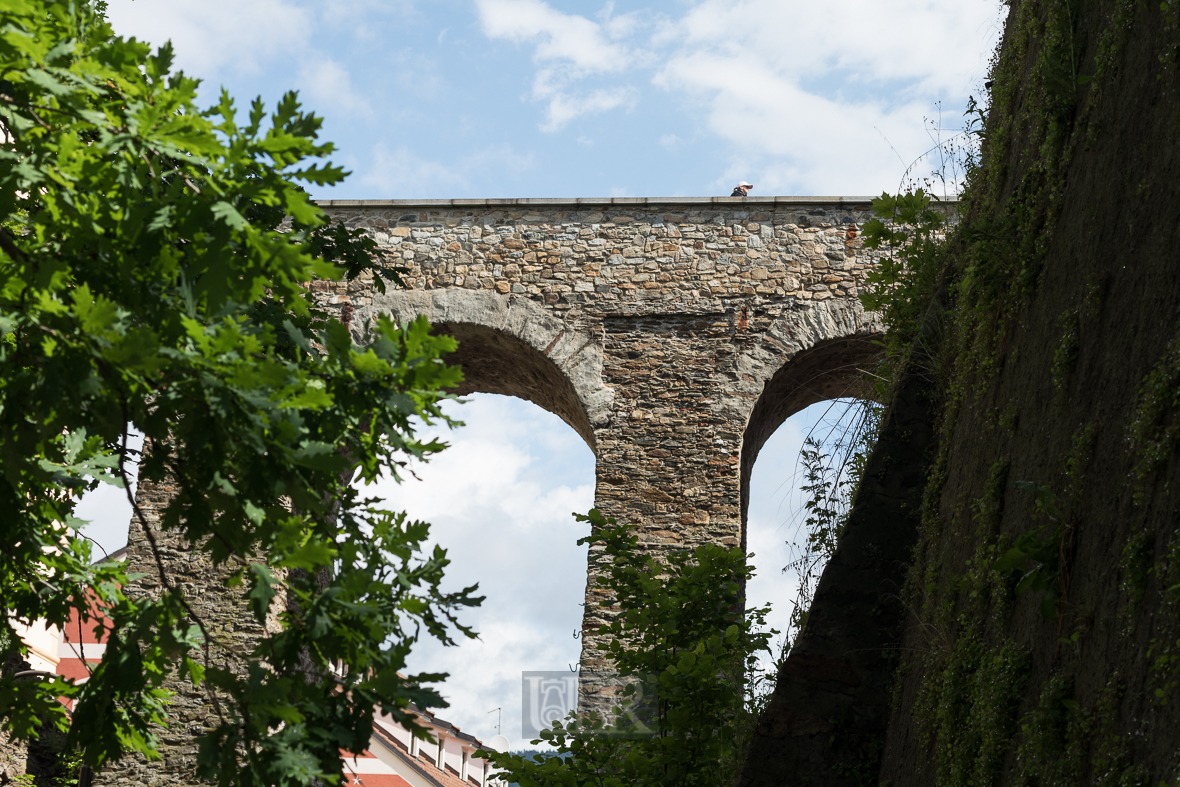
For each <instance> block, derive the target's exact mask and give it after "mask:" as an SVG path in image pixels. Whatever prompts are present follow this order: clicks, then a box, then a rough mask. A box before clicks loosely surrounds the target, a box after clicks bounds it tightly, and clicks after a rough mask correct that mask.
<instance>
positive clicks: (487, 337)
mask: <svg viewBox="0 0 1180 787" xmlns="http://www.w3.org/2000/svg"><path fill="white" fill-rule="evenodd" d="M434 331H435V333H440V334H447V335H449V336H454V337H455V339H457V340H458V342H459V349H457V350H456V351H455V352H454V353H452V354H451V355H449V356H447V358H446V359H445V360H446V362H447V363H449V364H452V365H456V366H460V367H462V369H463V384H462V385H461V386H460V387H459V388H458V389H456V391H455V393H458V394H461V395H465V394H470V393H491V394H501V395H503V396H515V397H517V398H519V399H525V400H527V401H530V402H532V403H533V404H535V405H537V406H539V407H541V408H542V409H544V410H547V411H549V412H551V413H553V414H555V415H557V416H558V417H559V418H561V420H563V421H565V422H566V423H567V424H569V425H570V426H572V427H573V428H574V431H575V432H577V433H578V434H579V435H581V436H582V439H583V440H585V441H586V444H587V445H589V446H590V449H591V450H592V451H593V450H594V449H595V445H594V430H593V428H592V427H591V426H590V419H589V417H587V415H586V408H585V407H583V406H582V403H581V402H580V401H579V400H578V394H577V391H575V390H574V386H573V383H572V382H570V379H569V378H568V377H567V376H566V375H565V374H563V373H562V371H561V369H559V368H558V367H557V365H556V364H555V363H554V362H553V361H552V360H551V359H550V358H549V357H548V356H546V355H545V354H544V353H543V352H540V351H538V350H536V349H534V348H533V347H531V346H530V345H528V344H526V343H525V342H524V341H522V340H521V339H518V338H516V337H515V336H511V335H509V334H507V333H504V332H502V331H497V330H493V329H491V328H488V327H485V326H482V325H475V324H472V323H439V324H436V325H435V326H434Z"/></svg>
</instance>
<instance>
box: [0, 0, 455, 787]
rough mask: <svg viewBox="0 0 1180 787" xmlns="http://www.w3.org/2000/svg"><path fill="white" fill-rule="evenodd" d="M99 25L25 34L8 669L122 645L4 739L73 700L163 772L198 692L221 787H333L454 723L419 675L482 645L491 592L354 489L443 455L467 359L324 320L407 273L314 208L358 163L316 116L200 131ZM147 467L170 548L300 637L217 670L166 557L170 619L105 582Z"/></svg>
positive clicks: (14, 72) (230, 117)
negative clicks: (434, 427) (347, 285)
mask: <svg viewBox="0 0 1180 787" xmlns="http://www.w3.org/2000/svg"><path fill="white" fill-rule="evenodd" d="M103 10H104V9H103V5H102V3H100V2H86V1H85V0H62V1H61V2H44V1H43V0H41V1H38V0H4V3H3V6H2V9H0V135H2V140H0V222H2V225H0V471H2V475H3V479H2V481H0V512H3V513H2V529H0V594H2V598H0V605H2V606H3V607H4V608H5V609H6V610H9V613H10V617H5V618H4V619H3V622H0V628H2V629H3V632H0V633H3V634H5V635H6V637H0V641H4V640H7V641H13V642H15V641H17V640H16V639H15V637H13V636H12V634H13V631H12V628H11V627H12V626H13V625H14V623H17V622H24V623H28V622H30V621H33V620H37V619H41V620H45V621H47V622H48V623H49V624H51V625H58V626H60V625H62V624H63V623H64V622H65V621H66V620H67V619H68V616H69V614H70V612H71V610H73V609H77V610H79V611H80V612H81V614H82V615H83V617H84V619H87V620H89V621H90V622H91V623H93V622H94V621H93V618H91V617H89V612H88V609H87V604H86V603H85V601H84V600H85V599H87V598H94V599H96V600H97V602H98V603H99V604H101V605H102V607H103V608H104V611H105V615H106V617H107V620H108V624H107V625H108V626H109V627H111V628H110V630H109V631H108V632H107V635H106V643H107V645H106V655H105V658H104V659H103V660H102V662H101V664H99V665H97V666H96V667H95V668H94V669H93V673H92V675H91V676H90V677H89V679H88V680H87V681H86V682H85V683H84V684H83V685H77V684H74V683H73V682H71V681H66V680H61V679H57V680H51V679H50V677H51V676H46V675H30V674H20V673H13V672H12V671H9V672H6V673H5V674H4V675H3V676H2V677H0V721H2V724H3V727H4V729H6V730H8V731H10V732H11V733H13V734H14V735H15V736H17V737H18V738H21V737H23V738H28V737H29V736H31V735H34V734H35V730H36V728H37V727H38V725H39V724H41V723H48V724H50V725H51V726H56V727H58V728H61V729H65V728H66V726H67V717H66V714H65V712H64V710H63V708H62V706H61V705H60V704H59V703H58V701H57V697H59V696H61V697H68V698H71V699H73V700H74V702H75V710H74V713H73V724H72V725H70V726H69V740H70V744H71V746H73V747H77V748H78V749H79V750H80V751H81V752H82V753H83V755H84V757H85V759H86V761H87V762H89V763H90V764H91V765H93V766H101V765H102V764H103V763H106V762H109V761H110V760H113V759H115V758H118V757H120V756H121V755H123V754H125V753H127V752H129V751H135V752H141V753H143V754H145V755H147V756H148V757H154V756H158V754H157V750H158V746H159V739H158V734H159V730H160V725H164V724H166V723H167V720H168V719H167V701H168V692H167V691H166V689H165V681H166V680H168V679H170V678H173V677H180V678H183V679H185V680H191V681H192V683H193V684H194V685H198V686H201V687H202V688H203V690H204V691H206V692H207V694H208V697H209V700H210V702H212V703H214V704H215V706H216V707H217V711H218V714H219V722H218V725H217V727H216V729H215V730H214V731H212V732H211V733H209V734H207V735H205V736H203V738H202V739H201V741H200V749H199V758H198V759H199V772H200V775H201V776H202V777H204V778H209V779H215V780H216V781H218V782H219V783H221V784H230V783H237V784H309V783H312V782H313V781H315V780H329V781H335V780H336V779H337V778H338V777H339V774H340V770H341V761H340V750H341V749H346V750H351V751H360V750H362V749H363V748H364V747H365V746H366V745H367V742H368V740H369V735H370V731H371V725H372V713H373V709H374V707H378V708H381V709H383V710H384V711H386V712H388V713H391V714H393V716H394V717H395V718H399V719H401V720H403V721H405V722H406V723H407V724H412V722H411V721H410V718H409V717H408V716H407V714H406V708H407V707H408V706H409V705H410V704H411V703H416V704H418V705H420V706H439V705H443V704H445V703H442V701H441V698H440V697H439V696H438V694H437V693H436V692H434V691H433V690H430V689H426V688H423V687H422V686H421V685H420V684H421V682H422V681H423V680H424V679H433V678H437V677H438V676H429V675H420V676H409V677H403V676H402V675H401V673H400V671H401V670H403V668H404V666H405V659H406V655H407V653H408V652H409V649H410V647H411V645H412V644H413V642H414V641H415V640H416V639H417V638H418V637H419V636H422V635H424V634H428V635H429V636H433V637H436V638H438V639H441V640H444V641H449V636H450V635H449V634H448V630H449V629H448V626H449V625H452V624H453V625H455V626H457V627H458V631H460V632H463V633H468V634H469V633H470V632H469V630H468V629H466V628H464V627H463V626H462V625H461V624H460V623H459V622H458V621H457V620H456V617H455V616H456V614H457V612H459V611H460V610H461V609H462V608H464V607H466V606H470V605H474V604H476V603H478V599H477V598H474V597H473V590H474V588H467V589H466V590H463V591H460V592H456V593H446V592H444V591H442V590H441V589H440V586H439V583H440V580H441V577H442V572H443V568H444V566H445V565H446V564H447V559H446V556H445V553H444V552H443V551H442V550H439V549H436V550H435V551H434V552H433V554H429V555H422V554H421V552H420V547H421V545H422V543H423V542H424V540H425V539H426V537H427V529H428V526H427V525H426V524H424V523H420V522H414V521H410V520H408V519H407V518H406V517H405V516H404V515H403V514H399V513H395V512H393V511H389V510H386V509H384V508H383V507H382V505H381V503H380V501H377V500H374V499H368V498H365V497H364V496H363V495H362V494H361V493H359V492H358V491H357V490H356V489H354V488H353V486H352V482H353V481H354V480H355V479H361V480H364V481H366V482H371V481H373V480H375V479H376V478H377V476H378V475H379V474H380V473H381V472H382V471H383V470H385V469H389V468H392V469H393V470H394V472H395V474H396V469H397V467H398V466H399V462H402V461H404V459H405V457H407V456H414V457H419V458H426V457H428V456H429V455H431V454H433V453H434V452H436V451H438V450H440V449H441V448H442V445H441V444H440V443H438V442H437V441H431V442H424V441H422V440H420V439H419V438H417V437H416V436H415V433H414V429H413V427H412V421H411V419H413V418H415V417H417V418H420V419H423V420H425V421H426V422H430V421H432V420H435V419H442V420H446V418H445V416H443V415H442V413H441V412H440V410H439V401H440V399H442V398H444V394H442V393H441V391H442V390H443V389H445V388H447V387H450V386H453V385H455V384H456V383H457V382H458V379H459V377H458V374H459V373H458V371H457V370H454V369H451V368H448V367H446V366H445V365H444V364H443V363H442V362H441V360H440V358H441V356H442V355H444V354H445V353H447V352H449V351H451V350H453V349H454V343H453V340H451V339H449V338H445V337H435V336H432V335H430V333H429V326H428V325H427V323H426V322H425V321H424V320H422V319H419V320H417V321H415V322H413V323H410V324H406V325H399V324H395V323H393V322H391V321H389V320H385V319H383V320H381V321H379V322H378V323H377V324H376V325H373V326H368V330H367V331H366V332H365V337H366V338H364V339H363V340H362V339H357V338H355V337H354V335H353V334H352V333H350V329H349V327H348V326H347V325H346V324H344V323H342V322H341V321H340V320H339V319H337V318H335V317H334V316H333V315H331V314H330V313H328V312H327V311H325V309H324V308H321V307H320V306H317V304H316V302H315V301H314V299H313V298H312V296H311V294H310V293H309V291H308V286H307V283H308V282H310V281H312V280H317V279H318V280H325V279H327V280H340V279H342V278H345V279H350V280H351V279H356V278H358V277H359V278H364V279H368V278H369V277H375V279H374V281H375V283H376V284H377V285H378V286H383V285H382V279H383V278H384V279H388V280H391V281H393V282H394V283H397V276H396V274H397V271H395V270H390V269H387V268H384V267H382V266H381V264H380V261H379V260H378V259H377V257H376V256H375V254H374V252H375V247H374V245H373V243H372V241H370V240H368V239H366V238H365V237H363V236H362V235H361V234H360V233H359V231H351V230H348V229H345V228H344V227H341V226H335V227H334V226H330V225H329V224H327V223H326V220H325V217H324V215H323V214H322V212H321V211H320V210H319V209H318V208H317V207H316V206H315V205H314V204H313V203H312V202H311V201H310V200H309V199H308V196H307V194H306V192H305V191H304V190H303V188H302V187H301V186H300V185H299V184H300V183H303V184H313V185H317V186H327V185H331V184H333V183H337V182H339V181H340V180H341V179H342V178H343V177H344V175H345V173H344V172H343V171H342V170H341V169H340V168H339V167H336V166H333V165H331V164H326V163H322V162H323V161H324V158H325V157H326V156H327V155H329V154H330V153H331V152H332V146H331V145H330V144H327V143H324V142H322V141H320V140H319V139H318V133H319V128H320V120H319V119H318V118H316V117H315V116H313V115H311V114H309V113H306V112H304V111H303V110H302V109H301V108H300V105H299V103H298V101H297V98H296V95H295V94H293V93H290V94H287V95H286V96H284V97H283V98H282V100H281V101H280V102H279V103H278V105H277V106H276V107H275V108H274V109H273V111H270V112H268V111H267V110H266V109H265V108H264V106H263V104H262V103H261V101H260V100H256V101H254V102H253V103H252V104H251V106H250V107H249V109H248V110H247V111H246V112H244V113H242V112H239V111H238V109H237V107H236V106H235V104H234V101H233V100H232V99H231V98H230V97H229V96H228V95H226V94H225V93H224V91H223V92H222V94H221V97H220V99H219V101H218V102H217V103H216V104H215V105H214V106H212V107H209V108H207V109H201V108H198V107H197V105H196V103H195V102H196V100H197V99H196V91H197V87H198V81H197V80H196V79H193V78H190V77H187V76H185V75H184V74H182V73H174V72H173V71H172V69H171V61H172V53H171V49H170V47H169V46H164V47H162V48H160V49H158V50H156V51H154V52H153V51H152V50H151V49H150V48H149V47H148V46H147V45H145V44H143V43H140V42H137V41H135V40H134V39H130V40H127V39H123V38H121V37H119V36H117V35H115V34H114V33H113V32H112V30H111V28H110V26H109V25H108V24H107V22H106V20H105V18H104V16H103ZM288 217H289V224H287V225H284V224H283V222H284V221H285V220H287V219H288ZM357 333H358V334H359V333H361V331H358V332H357ZM132 428H134V429H135V430H138V431H139V432H141V433H142V434H143V435H144V437H145V443H144V445H145V449H144V452H143V455H142V457H137V456H136V452H134V451H132V450H131V449H130V448H129V446H128V439H129V435H130V433H131V429H132ZM137 460H138V461H139V469H138V472H139V478H140V480H141V483H142V482H148V483H157V484H161V483H164V482H165V481H167V483H168V484H169V485H171V487H172V488H174V489H175V495H174V497H172V499H171V501H170V502H169V503H168V504H167V507H166V508H165V509H164V511H163V521H162V526H163V527H164V528H168V529H173V530H175V531H177V532H178V533H179V534H181V535H183V536H184V537H185V538H186V539H188V541H189V542H191V543H193V544H195V545H198V547H199V549H200V551H201V552H203V553H204V555H205V556H207V558H208V559H209V560H211V561H212V563H213V564H214V565H216V566H217V567H219V569H220V570H221V571H222V572H223V573H224V574H225V575H226V576H228V578H229V579H228V581H229V582H230V583H232V584H237V585H240V587H241V593H242V594H243V597H244V599H245V600H246V601H247V603H248V604H249V609H250V610H251V614H252V615H253V617H254V618H255V620H256V622H257V623H258V624H259V626H261V625H262V623H263V622H264V621H265V619H266V617H267V615H268V613H271V612H273V611H276V610H277V611H280V613H281V614H280V618H281V621H280V622H281V623H282V626H281V630H278V631H272V632H271V633H267V634H266V635H265V636H261V638H260V639H259V640H258V642H257V643H256V645H255V646H254V647H253V649H252V650H251V651H249V652H247V653H231V652H230V651H228V650H223V651H221V653H222V655H221V656H219V657H218V658H217V659H216V660H215V661H213V660H210V652H211V648H214V649H215V647H216V646H218V645H219V644H222V643H220V642H219V640H218V635H217V634H216V632H213V631H210V630H209V629H208V627H206V626H205V624H204V622H203V620H202V619H201V616H200V614H199V613H198V612H197V611H195V610H194V608H193V605H192V603H191V602H192V599H191V598H189V597H188V596H186V593H185V591H184V590H183V588H182V587H181V586H179V585H178V584H176V583H175V582H174V581H172V579H171V578H170V577H169V573H168V567H167V565H165V564H164V562H163V561H162V560H161V558H160V552H159V549H158V546H159V545H158V544H157V542H156V537H155V536H154V535H153V534H152V531H151V530H148V538H149V541H150V543H149V547H150V548H151V549H152V550H153V553H154V556H155V560H156V564H157V571H158V573H159V577H158V578H157V581H158V584H159V586H160V587H161V588H162V589H161V592H160V593H159V594H158V595H157V596H155V597H148V596H144V595H142V594H134V593H128V592H127V591H126V590H125V589H126V588H127V587H128V586H129V585H130V584H131V582H132V581H133V580H134V579H135V577H130V576H128V575H127V574H126V573H125V570H124V567H123V566H122V565H121V564H116V563H111V562H98V563H94V564H92V562H91V558H92V554H91V548H90V545H89V543H88V542H87V540H86V539H85V538H84V537H82V536H81V535H80V533H79V528H80V527H81V526H82V525H83V524H84V523H82V522H81V521H79V520H78V519H77V518H76V517H75V516H74V514H73V509H74V505H75V503H76V501H77V498H78V496H79V495H80V494H81V493H82V492H83V491H85V490H88V489H93V488H95V487H96V485H97V484H99V483H109V484H114V485H115V486H119V487H123V488H125V489H126V488H129V484H130V481H131V473H132V472H134V464H135V462H136V461H137ZM129 497H130V495H129ZM135 516H136V517H138V518H139V519H140V520H141V524H143V522H142V520H143V512H142V511H140V510H139V509H138V508H136V509H135ZM341 664H342V665H344V666H343V670H342V672H338V673H337V674H335V675H334V677H332V678H331V679H328V678H327V677H326V676H329V675H332V674H333V673H332V668H333V667H336V668H337V669H340V668H339V666H338V665H341ZM26 673H27V671H26Z"/></svg>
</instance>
